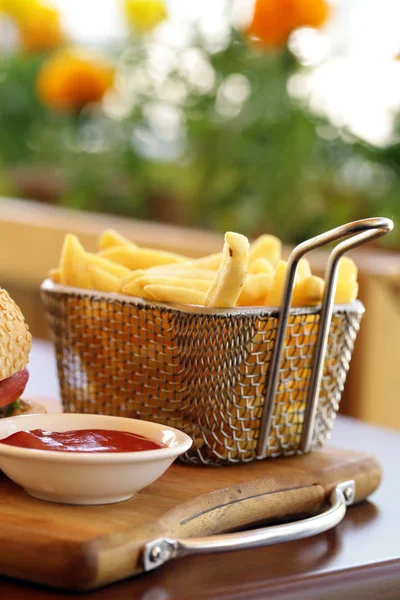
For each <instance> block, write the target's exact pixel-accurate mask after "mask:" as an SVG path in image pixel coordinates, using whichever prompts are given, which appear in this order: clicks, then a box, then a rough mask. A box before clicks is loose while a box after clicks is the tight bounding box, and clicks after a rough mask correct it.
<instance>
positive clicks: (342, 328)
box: [42, 219, 386, 465]
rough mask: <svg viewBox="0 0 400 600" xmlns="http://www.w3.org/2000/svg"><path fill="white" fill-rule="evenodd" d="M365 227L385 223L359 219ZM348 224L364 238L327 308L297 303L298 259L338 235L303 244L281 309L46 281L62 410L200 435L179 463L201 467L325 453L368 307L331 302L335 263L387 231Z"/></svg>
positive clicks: (338, 251) (328, 292) (291, 265)
mask: <svg viewBox="0 0 400 600" xmlns="http://www.w3.org/2000/svg"><path fill="white" fill-rule="evenodd" d="M367 221H368V222H369V221H379V222H380V221H382V219H368V220H364V221H361V222H357V223H366V222H367ZM383 221H386V220H383ZM351 225H352V226H353V230H354V229H355V231H353V230H352V231H350V232H347V233H346V234H342V236H341V237H343V235H347V236H348V235H349V234H352V233H359V235H358V236H356V237H353V238H351V239H350V240H347V241H345V242H342V243H341V244H339V245H338V246H337V247H336V248H335V250H334V251H333V252H332V254H331V260H330V262H329V263H328V267H327V274H326V276H327V279H326V281H327V284H326V288H325V296H324V300H323V303H322V306H321V307H308V308H301V309H290V308H289V307H290V301H291V294H292V289H293V281H294V277H295V274H296V269H297V264H298V261H299V260H300V258H301V257H302V256H303V255H304V254H305V253H306V252H307V251H308V250H309V249H312V248H314V247H316V246H317V245H322V243H320V240H319V238H321V239H322V238H323V243H326V241H328V242H329V241H332V240H333V239H337V238H338V237H339V236H338V233H337V232H338V230H339V229H341V228H338V230H333V231H334V232H336V233H335V236H336V237H333V234H332V233H331V232H328V234H323V236H318V237H317V238H314V240H312V241H311V242H305V243H304V244H303V245H300V246H298V247H297V248H296V249H295V251H294V252H293V253H292V255H291V257H290V259H289V261H288V274H287V280H286V284H285V291H284V301H283V303H282V306H281V307H280V308H278V307H276V308H265V307H257V308H248V309H243V308H233V309H210V308H202V307H195V306H187V305H167V304H163V303H153V302H148V301H146V300H143V299H139V298H132V297H129V296H121V295H117V294H107V293H101V292H95V291H92V290H81V289H77V288H71V287H66V286H62V285H59V284H54V283H53V282H52V281H50V280H46V281H45V282H44V283H43V284H42V300H43V303H44V307H45V311H46V315H47V318H48V322H49V325H50V329H51V332H52V335H53V339H54V342H55V349H56V357H57V366H58V376H59V381H60V391H61V397H62V401H63V407H64V410H65V411H66V412H83V413H100V414H108V415H117V416H124V417H133V418H140V419H147V420H152V421H157V422H159V423H164V424H166V425H170V426H172V427H176V428H178V429H181V430H182V431H185V432H186V433H187V434H189V435H190V436H191V437H192V438H193V440H194V443H193V446H192V448H191V449H190V450H189V451H188V452H187V453H186V454H185V455H184V456H183V458H182V460H185V461H188V462H192V463H201V464H209V465H218V464H228V463H239V462H249V461H252V460H255V459H257V458H265V457H273V456H281V455H290V454H294V453H296V452H304V451H306V452H307V451H311V450H315V449H317V448H319V447H320V446H322V445H323V444H324V443H325V441H326V440H327V439H328V437H329V435H330V432H331V429H332V427H333V423H334V420H335V416H336V413H337V411H338V407H339V401H340V397H341V393H342V391H343V387H344V383H345V380H346V375H347V372H348V369H349V364H350V359H351V355H352V351H353V346H354V342H355V339H356V335H357V332H358V329H359V326H360V321H361V317H362V314H363V311H364V308H363V306H362V304H361V303H360V302H355V303H353V304H351V305H342V306H333V292H334V284H335V277H336V270H337V261H338V258H339V257H340V256H341V255H342V254H343V253H344V252H345V251H347V249H348V248H349V246H350V247H354V246H355V245H357V244H356V242H357V241H359V239H361V238H362V236H364V237H363V238H362V241H359V243H363V242H364V241H365V240H366V239H368V237H367V236H366V234H369V238H371V237H372V234H374V237H377V232H381V230H382V227H383V226H382V223H379V228H378V226H377V224H376V223H375V224H374V227H372V225H371V226H370V227H369V228H368V229H367V230H366V227H365V226H364V228H363V229H360V228H359V227H358V228H355V225H354V224H351ZM343 227H348V228H349V227H350V225H347V226H343ZM360 231H364V233H360ZM329 234H331V237H330V238H329V239H328V240H326V236H329ZM381 235H382V233H381ZM316 240H317V241H316ZM310 245H311V248H310V247H309V246H310Z"/></svg>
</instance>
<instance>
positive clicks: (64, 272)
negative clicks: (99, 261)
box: [59, 233, 90, 289]
mask: <svg viewBox="0 0 400 600" xmlns="http://www.w3.org/2000/svg"><path fill="white" fill-rule="evenodd" d="M59 271H60V283H63V284H66V285H71V286H75V287H80V288H84V289H90V279H89V272H88V268H87V260H86V252H85V249H84V248H83V246H82V244H81V243H80V241H79V240H78V238H77V237H76V235H73V234H72V233H68V234H67V235H66V236H65V238H64V244H63V247H62V250H61V259H60V267H59Z"/></svg>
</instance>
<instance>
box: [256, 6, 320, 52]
mask: <svg viewBox="0 0 400 600" xmlns="http://www.w3.org/2000/svg"><path fill="white" fill-rule="evenodd" d="M328 12H329V9H328V5H327V3H326V0H256V4H255V9H254V15H253V20H252V22H251V24H250V27H249V28H248V30H247V33H248V34H249V35H250V36H252V37H255V38H257V39H258V40H259V41H260V42H261V43H262V44H263V45H265V46H270V47H274V46H283V45H285V44H286V42H287V39H288V37H289V35H290V34H291V33H292V31H294V30H295V29H297V28H298V27H320V26H321V25H322V24H323V23H324V22H325V21H326V19H327V17H328Z"/></svg>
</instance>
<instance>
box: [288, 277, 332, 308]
mask: <svg viewBox="0 0 400 600" xmlns="http://www.w3.org/2000/svg"><path fill="white" fill-rule="evenodd" d="M324 287H325V282H324V280H323V279H321V277H316V276H315V275H310V276H309V277H306V279H303V280H302V281H300V282H299V283H297V284H296V285H295V288H294V290H293V296H292V306H315V305H316V304H320V303H321V301H322V296H323V293H324Z"/></svg>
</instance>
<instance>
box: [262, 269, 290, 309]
mask: <svg viewBox="0 0 400 600" xmlns="http://www.w3.org/2000/svg"><path fill="white" fill-rule="evenodd" d="M286 269H287V262H286V261H284V260H281V261H279V263H278V265H277V267H276V269H275V273H274V278H273V280H272V286H271V289H270V290H269V291H268V293H267V294H266V297H265V299H264V304H265V305H266V306H280V305H281V303H282V293H283V286H284V284H285V277H286Z"/></svg>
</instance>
